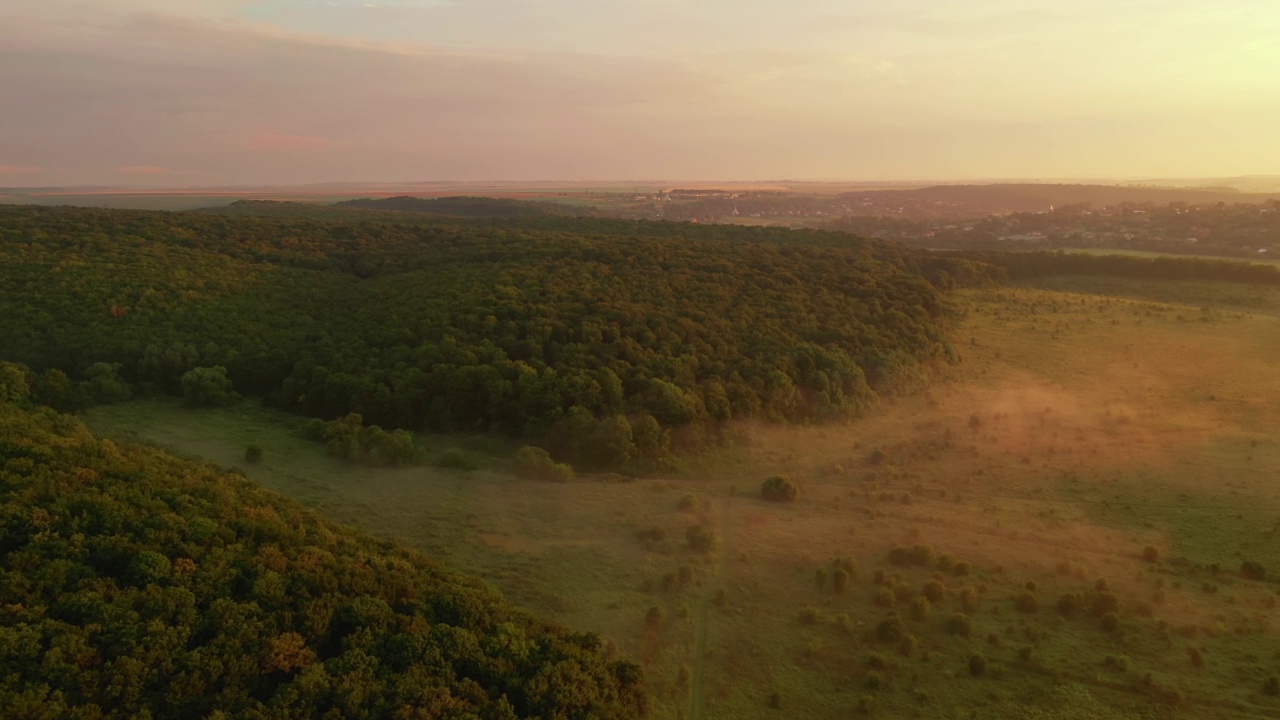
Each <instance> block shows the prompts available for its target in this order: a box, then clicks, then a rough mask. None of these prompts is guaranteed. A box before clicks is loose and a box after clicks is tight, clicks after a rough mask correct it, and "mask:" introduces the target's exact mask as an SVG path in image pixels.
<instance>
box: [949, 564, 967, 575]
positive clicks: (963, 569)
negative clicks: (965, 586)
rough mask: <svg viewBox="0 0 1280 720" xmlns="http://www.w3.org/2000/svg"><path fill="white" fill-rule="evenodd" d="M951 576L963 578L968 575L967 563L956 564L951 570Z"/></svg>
mask: <svg viewBox="0 0 1280 720" xmlns="http://www.w3.org/2000/svg"><path fill="white" fill-rule="evenodd" d="M951 574H952V575H955V576H956V577H964V576H965V575H968V574H969V563H967V562H958V563H956V566H955V567H953V568H951Z"/></svg>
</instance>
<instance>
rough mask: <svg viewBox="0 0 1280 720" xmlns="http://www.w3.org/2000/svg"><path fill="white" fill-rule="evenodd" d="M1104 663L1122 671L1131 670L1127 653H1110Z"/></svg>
mask: <svg viewBox="0 0 1280 720" xmlns="http://www.w3.org/2000/svg"><path fill="white" fill-rule="evenodd" d="M1102 664H1103V665H1106V666H1107V667H1109V668H1112V669H1114V670H1117V671H1119V672H1122V673H1124V672H1129V657H1128V656H1127V655H1108V656H1107V657H1106V659H1105V660H1103V661H1102Z"/></svg>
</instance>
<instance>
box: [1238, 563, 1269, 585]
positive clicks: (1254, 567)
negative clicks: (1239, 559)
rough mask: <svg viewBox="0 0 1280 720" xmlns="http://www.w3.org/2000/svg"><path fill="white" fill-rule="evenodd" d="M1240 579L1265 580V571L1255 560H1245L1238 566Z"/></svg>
mask: <svg viewBox="0 0 1280 720" xmlns="http://www.w3.org/2000/svg"><path fill="white" fill-rule="evenodd" d="M1240 577H1242V578H1244V579H1246V580H1258V581H1262V580H1266V579H1267V569H1266V568H1264V567H1263V566H1262V563H1260V562H1257V561H1256V560H1245V561H1244V562H1243V563H1241V564H1240Z"/></svg>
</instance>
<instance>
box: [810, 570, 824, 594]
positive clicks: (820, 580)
mask: <svg viewBox="0 0 1280 720" xmlns="http://www.w3.org/2000/svg"><path fill="white" fill-rule="evenodd" d="M813 581H814V583H816V584H817V586H818V589H819V590H826V589H827V569H826V568H818V569H817V570H815V571H814V572H813Z"/></svg>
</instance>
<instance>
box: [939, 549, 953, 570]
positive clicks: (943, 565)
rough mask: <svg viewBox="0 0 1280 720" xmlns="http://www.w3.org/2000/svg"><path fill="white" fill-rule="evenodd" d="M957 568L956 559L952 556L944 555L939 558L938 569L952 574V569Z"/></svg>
mask: <svg viewBox="0 0 1280 720" xmlns="http://www.w3.org/2000/svg"><path fill="white" fill-rule="evenodd" d="M955 566H956V559H955V558H953V557H951V556H950V555H948V554H946V553H943V554H941V555H939V556H938V569H939V570H941V571H942V572H951V569H952V568H954V567H955Z"/></svg>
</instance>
